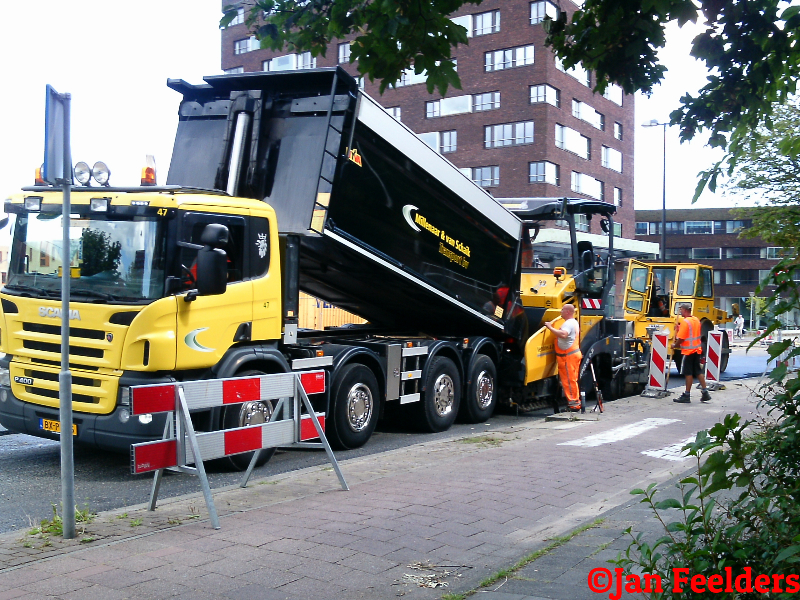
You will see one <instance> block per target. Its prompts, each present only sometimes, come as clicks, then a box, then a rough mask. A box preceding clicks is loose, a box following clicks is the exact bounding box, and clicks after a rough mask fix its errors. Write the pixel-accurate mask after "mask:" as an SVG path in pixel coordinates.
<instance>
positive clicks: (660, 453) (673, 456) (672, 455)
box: [642, 436, 695, 461]
mask: <svg viewBox="0 0 800 600" xmlns="http://www.w3.org/2000/svg"><path fill="white" fill-rule="evenodd" d="M694 440H695V436H692V437H688V438H686V439H685V440H683V441H682V442H678V443H677V444H671V445H669V446H666V447H665V448H660V449H659V450H645V451H643V452H642V454H644V455H646V456H652V457H653V458H663V459H664V460H676V461H682V460H686V459H687V458H689V456H687V455H686V453H684V452H683V451H682V450H681V448H683V447H684V446H685V445H686V444H688V443H690V442H693V441H694Z"/></svg>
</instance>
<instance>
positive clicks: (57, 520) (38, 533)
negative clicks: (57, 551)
mask: <svg viewBox="0 0 800 600" xmlns="http://www.w3.org/2000/svg"><path fill="white" fill-rule="evenodd" d="M51 506H52V507H53V518H52V519H42V520H41V521H40V522H39V526H38V527H34V528H32V529H31V530H29V531H28V535H29V536H31V537H39V538H40V539H42V540H44V544H43V546H50V545H52V542H51V540H50V536H53V535H61V536H63V535H64V521H63V518H62V516H61V515H60V514H58V507H57V506H56V505H55V504H52V505H51ZM95 516H97V515H95V514H94V513H93V512H92V511H91V510H90V509H89V505H88V504H85V505H84V507H83V510H81V509H80V508H78V507H77V506H76V507H75V523H76V525H78V524H82V525H83V527H82V528H81V529H80V531H79V533H80V534H81V535H83V534H84V533H85V527H86V525H88V524H89V523H91V522H92V521H93V520H94V518H95ZM26 547H32V545H31V546H27V545H26Z"/></svg>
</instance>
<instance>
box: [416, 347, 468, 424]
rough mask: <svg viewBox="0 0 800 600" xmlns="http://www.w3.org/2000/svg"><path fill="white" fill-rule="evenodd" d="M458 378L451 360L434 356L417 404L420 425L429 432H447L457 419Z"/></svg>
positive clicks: (458, 401) (459, 386) (459, 395)
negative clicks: (420, 398)
mask: <svg viewBox="0 0 800 600" xmlns="http://www.w3.org/2000/svg"><path fill="white" fill-rule="evenodd" d="M460 400H461V379H460V377H459V374H458V369H457V368H456V365H455V364H454V363H453V361H452V360H450V359H449V358H445V357H444V356H437V357H435V358H434V359H433V360H432V361H431V364H430V367H429V368H428V374H427V375H426V377H425V392H424V394H423V395H422V401H421V402H419V403H417V411H418V418H419V427H420V428H421V429H422V430H423V431H426V432H428V433H438V432H440V431H447V430H448V429H450V426H451V425H452V424H453V422H454V421H455V420H456V415H457V414H458V406H459V403H460Z"/></svg>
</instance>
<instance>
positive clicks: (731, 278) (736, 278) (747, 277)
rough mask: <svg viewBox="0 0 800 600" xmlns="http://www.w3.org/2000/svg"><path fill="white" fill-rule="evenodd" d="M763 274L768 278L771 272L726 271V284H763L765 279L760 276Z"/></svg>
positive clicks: (752, 270) (749, 270) (754, 270)
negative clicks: (762, 281)
mask: <svg viewBox="0 0 800 600" xmlns="http://www.w3.org/2000/svg"><path fill="white" fill-rule="evenodd" d="M761 273H763V274H764V275H765V276H766V275H767V274H768V273H769V271H758V270H756V269H726V270H725V283H726V284H727V285H744V284H748V285H754V284H757V283H761V280H762V279H763V277H761V276H760V275H761Z"/></svg>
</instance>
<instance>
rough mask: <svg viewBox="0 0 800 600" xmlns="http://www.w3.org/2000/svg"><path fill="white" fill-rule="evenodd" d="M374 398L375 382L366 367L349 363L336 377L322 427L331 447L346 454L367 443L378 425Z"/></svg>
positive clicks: (376, 395) (376, 388) (377, 412)
mask: <svg viewBox="0 0 800 600" xmlns="http://www.w3.org/2000/svg"><path fill="white" fill-rule="evenodd" d="M378 398H379V396H378V380H377V379H376V378H375V375H374V373H373V372H372V371H371V370H370V369H369V368H368V367H365V366H364V365H362V364H358V363H352V364H349V365H345V366H344V367H343V368H342V370H341V371H339V372H338V373H337V374H336V379H335V380H334V383H333V386H332V396H331V402H332V406H331V414H330V417H329V418H328V421H327V424H326V435H327V437H328V441H329V442H330V444H331V446H333V447H334V448H337V449H340V450H350V449H352V448H359V447H360V446H363V445H364V444H366V443H367V440H369V438H370V436H372V432H373V431H375V426H376V425H377V424H378V414H379V411H378V401H379V400H378Z"/></svg>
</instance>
